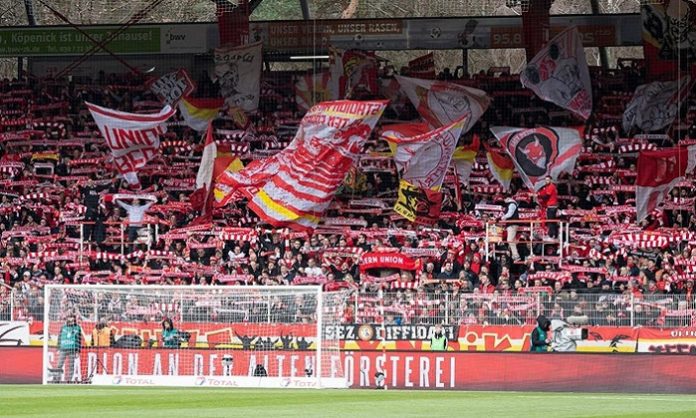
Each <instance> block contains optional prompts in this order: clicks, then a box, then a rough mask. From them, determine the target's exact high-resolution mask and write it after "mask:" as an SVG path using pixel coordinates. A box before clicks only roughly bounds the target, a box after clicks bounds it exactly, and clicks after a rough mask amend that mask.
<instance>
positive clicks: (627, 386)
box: [0, 347, 696, 393]
mask: <svg viewBox="0 0 696 418" xmlns="http://www.w3.org/2000/svg"><path fill="white" fill-rule="evenodd" d="M41 354H42V351H41V349H39V348H29V347H4V348H0V383H20V382H21V383H40V382H41V364H42V361H41ZM233 354H234V373H235V374H236V375H247V374H248V373H249V369H248V367H249V366H250V365H251V364H254V363H256V362H259V363H265V362H267V363H265V364H266V369H267V371H268V373H269V376H278V375H282V376H302V374H303V373H304V368H305V365H306V364H310V363H311V362H312V361H313V358H312V356H313V353H312V352H300V351H276V352H272V353H269V352H266V353H255V352H239V351H234V352H233ZM81 357H82V359H81V364H80V366H81V369H80V373H81V374H82V373H86V372H88V371H90V368H92V369H94V368H95V367H96V358H97V357H99V359H100V360H101V361H102V363H103V365H104V366H105V367H106V370H107V371H108V372H109V373H113V372H117V374H118V373H127V372H129V371H130V372H133V371H134V368H135V367H137V368H138V369H137V373H138V375H140V376H147V375H148V374H151V373H153V372H156V371H157V372H159V371H160V370H161V374H162V375H179V376H181V375H184V374H186V373H193V372H194V371H195V372H196V373H200V374H201V375H209V376H220V375H222V365H221V363H220V360H221V357H220V352H218V351H216V350H164V349H163V350H157V349H151V350H148V349H141V350H132V349H120V350H119V349H105V350H102V351H101V352H99V353H97V352H96V351H89V352H88V351H84V352H83V353H82V354H81ZM330 363H331V366H330V368H329V369H328V370H327V373H326V374H327V375H331V374H332V373H334V374H336V373H338V371H337V368H338V367H340V366H342V367H343V368H344V369H345V371H346V377H347V379H348V383H349V385H350V386H351V387H352V388H368V387H374V386H375V381H374V379H375V377H374V376H375V373H376V372H382V373H384V374H385V378H386V381H385V383H386V385H387V386H388V387H389V388H404V389H457V390H516V391H533V390H540V391H549V390H550V391H574V392H578V391H579V392H584V391H589V392H603V391H611V392H650V393H655V392H660V393H693V392H695V391H696V380H694V379H693V376H694V375H696V357H694V356H674V355H664V356H636V355H592V354H580V353H576V354H571V353H568V354H543V353H452V352H430V351H422V352H398V351H394V352H386V353H382V352H378V351H372V352H347V353H345V355H343V356H342V358H340V359H338V360H337V361H336V360H334V361H332V362H330ZM327 367H329V366H328V364H327ZM97 372H98V373H101V365H100V366H99V370H98V371H97Z"/></svg>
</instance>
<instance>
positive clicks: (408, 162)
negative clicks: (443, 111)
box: [394, 117, 468, 224]
mask: <svg viewBox="0 0 696 418" xmlns="http://www.w3.org/2000/svg"><path fill="white" fill-rule="evenodd" d="M467 119H468V117H464V118H462V119H460V120H458V121H456V122H454V123H452V124H450V125H447V126H443V127H441V128H438V129H435V130H433V131H430V132H426V133H424V134H421V135H418V136H415V137H411V138H402V139H400V140H398V141H395V142H396V152H395V154H394V162H395V163H396V166H397V168H398V169H399V171H400V173H401V182H400V183H399V192H398V197H397V201H396V203H395V205H394V211H395V212H396V213H398V214H400V215H401V216H403V217H404V218H406V219H408V220H409V221H411V222H416V223H423V224H432V223H434V222H435V221H437V219H438V217H439V213H440V207H441V205H442V193H440V187H442V183H443V181H444V180H445V175H446V174H447V169H448V168H449V165H450V162H451V161H452V155H453V154H454V151H455V149H456V147H457V141H458V140H459V136H460V135H461V134H462V131H463V130H464V126H466V123H467Z"/></svg>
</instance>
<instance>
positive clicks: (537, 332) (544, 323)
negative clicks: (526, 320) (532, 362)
mask: <svg viewBox="0 0 696 418" xmlns="http://www.w3.org/2000/svg"><path fill="white" fill-rule="evenodd" d="M549 330H551V321H549V319H548V318H547V317H545V316H544V315H539V316H538V317H537V327H536V328H534V331H532V349H531V351H533V352H540V353H544V352H546V351H548V348H549V344H550V343H551V338H550V337H549V334H548V333H549Z"/></svg>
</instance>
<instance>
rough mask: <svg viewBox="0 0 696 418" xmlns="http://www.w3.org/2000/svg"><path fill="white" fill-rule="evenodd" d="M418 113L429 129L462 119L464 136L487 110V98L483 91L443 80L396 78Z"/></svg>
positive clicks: (488, 102)
mask: <svg viewBox="0 0 696 418" xmlns="http://www.w3.org/2000/svg"><path fill="white" fill-rule="evenodd" d="M396 79H397V80H398V81H399V84H400V85H401V90H402V91H403V92H404V93H406V95H407V96H408V98H409V100H411V103H412V104H413V106H414V107H415V108H416V110H417V111H418V113H419V114H420V115H421V117H423V119H425V121H426V122H428V123H429V124H430V126H432V127H434V128H439V127H442V126H446V125H450V124H452V123H454V122H456V121H459V120H461V119H463V118H466V119H465V120H466V125H465V126H464V128H463V130H462V133H466V132H468V131H469V129H471V127H472V126H474V124H475V123H476V122H477V121H478V120H479V118H481V115H483V113H484V112H485V111H486V109H488V105H489V104H490V101H491V99H490V98H489V97H488V96H487V95H486V92H484V91H483V90H479V89H475V88H472V87H465V86H461V85H459V84H454V83H448V82H445V81H431V80H419V79H417V78H408V77H401V76H396Z"/></svg>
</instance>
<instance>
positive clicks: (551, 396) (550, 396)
mask: <svg viewBox="0 0 696 418" xmlns="http://www.w3.org/2000/svg"><path fill="white" fill-rule="evenodd" d="M685 396H689V395H685ZM516 397H517V398H527V399H547V400H550V399H555V398H565V399H577V400H583V399H597V400H607V401H616V400H627V401H668V402H696V396H694V397H693V398H692V399H684V398H665V397H656V396H650V395H648V396H644V397H639V396H585V395H582V394H578V395H575V396H572V395H555V394H553V393H549V394H548V395H517V396H516Z"/></svg>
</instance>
